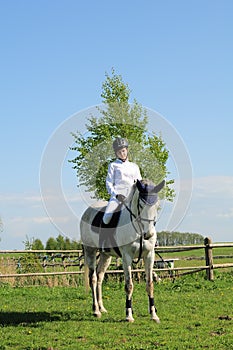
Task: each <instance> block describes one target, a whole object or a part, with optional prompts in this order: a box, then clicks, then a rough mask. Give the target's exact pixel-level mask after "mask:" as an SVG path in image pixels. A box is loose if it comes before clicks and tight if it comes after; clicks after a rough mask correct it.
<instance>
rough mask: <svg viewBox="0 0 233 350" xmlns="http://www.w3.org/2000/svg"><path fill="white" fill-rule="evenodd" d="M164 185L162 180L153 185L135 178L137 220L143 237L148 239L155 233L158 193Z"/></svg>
mask: <svg viewBox="0 0 233 350" xmlns="http://www.w3.org/2000/svg"><path fill="white" fill-rule="evenodd" d="M164 185H165V181H164V180H163V181H162V182H160V183H159V184H158V185H156V186H155V185H154V184H153V182H151V181H149V180H137V182H136V188H137V189H138V192H139V195H138V204H137V207H138V221H139V223H140V226H141V229H142V230H143V234H144V238H145V239H149V238H150V237H152V236H153V235H154V234H155V227H154V225H155V222H156V218H157V209H158V193H159V192H160V191H161V190H162V188H163V187H164Z"/></svg>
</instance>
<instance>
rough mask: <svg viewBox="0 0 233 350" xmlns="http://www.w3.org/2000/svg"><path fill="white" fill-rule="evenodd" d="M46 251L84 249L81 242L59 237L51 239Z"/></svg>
mask: <svg viewBox="0 0 233 350" xmlns="http://www.w3.org/2000/svg"><path fill="white" fill-rule="evenodd" d="M45 249H46V250H77V249H82V244H81V242H77V241H75V240H72V241H70V239H69V238H68V237H64V236H63V235H58V236H57V238H53V237H50V238H49V239H48V240H47V242H46V246H45Z"/></svg>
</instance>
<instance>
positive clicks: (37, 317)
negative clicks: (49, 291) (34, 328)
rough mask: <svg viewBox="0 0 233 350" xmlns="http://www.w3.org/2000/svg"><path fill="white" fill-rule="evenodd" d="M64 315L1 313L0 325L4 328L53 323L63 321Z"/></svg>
mask: <svg viewBox="0 0 233 350" xmlns="http://www.w3.org/2000/svg"><path fill="white" fill-rule="evenodd" d="M64 318H67V317H64V314H63V313H60V314H59V313H55V314H52V313H49V312H1V313H0V325H2V326H18V325H22V326H26V325H28V324H33V323H35V324H36V323H38V322H53V321H63V320H64Z"/></svg>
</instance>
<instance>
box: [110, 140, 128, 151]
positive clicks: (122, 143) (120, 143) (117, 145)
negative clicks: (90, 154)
mask: <svg viewBox="0 0 233 350" xmlns="http://www.w3.org/2000/svg"><path fill="white" fill-rule="evenodd" d="M112 146H113V149H114V151H115V152H117V151H119V150H120V149H122V148H125V147H126V148H128V146H129V144H128V141H127V140H126V139H124V138H122V137H117V138H116V139H115V140H114V141H113V144H112Z"/></svg>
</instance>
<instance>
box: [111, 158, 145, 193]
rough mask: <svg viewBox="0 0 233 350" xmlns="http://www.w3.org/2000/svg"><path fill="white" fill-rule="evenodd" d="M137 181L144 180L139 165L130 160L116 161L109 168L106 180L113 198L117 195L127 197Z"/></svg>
mask: <svg viewBox="0 0 233 350" xmlns="http://www.w3.org/2000/svg"><path fill="white" fill-rule="evenodd" d="M137 179H138V180H141V179H142V177H141V174H140V170H139V167H138V166H137V164H135V163H133V162H129V161H128V160H126V161H125V162H123V161H122V160H120V159H116V160H115V161H114V162H112V163H110V164H109V166H108V174H107V178H106V187H107V191H108V193H109V194H110V195H111V197H114V196H116V195H117V194H123V195H124V196H126V197H127V196H128V194H129V190H130V189H131V187H132V186H133V184H134V182H135V181H136V180H137Z"/></svg>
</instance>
